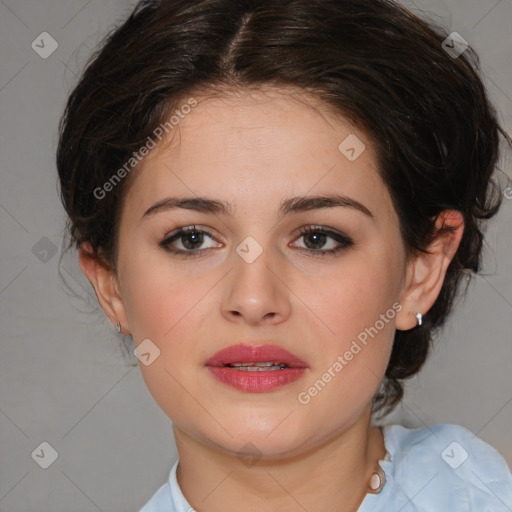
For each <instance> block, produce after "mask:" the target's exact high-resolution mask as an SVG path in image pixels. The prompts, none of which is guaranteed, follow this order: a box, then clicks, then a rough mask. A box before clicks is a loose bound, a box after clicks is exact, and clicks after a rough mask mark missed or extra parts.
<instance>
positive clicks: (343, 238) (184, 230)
mask: <svg viewBox="0 0 512 512" xmlns="http://www.w3.org/2000/svg"><path fill="white" fill-rule="evenodd" d="M189 233H202V234H206V235H207V236H209V237H210V238H211V239H212V240H215V238H214V237H213V236H212V235H211V233H210V232H208V231H206V230H204V229H197V228H196V226H187V227H181V228H178V229H177V230H176V231H174V232H173V233H171V234H170V235H169V236H167V237H166V238H165V239H164V240H162V241H161V242H160V244H159V245H160V246H161V247H162V248H163V249H164V250H166V251H168V252H170V253H173V254H178V255H181V256H184V257H186V258H197V257H199V256H200V255H201V254H202V253H203V252H204V251H206V250H208V249H198V250H188V251H183V250H181V249H173V248H171V247H170V244H171V243H172V242H174V241H175V240H177V239H179V238H181V237H183V236H184V235H187V234H189ZM313 233H314V234H321V235H327V236H328V237H329V238H332V239H333V240H335V241H336V242H338V243H339V244H340V245H339V246H338V247H336V248H335V249H327V250H316V249H307V248H306V249H301V250H303V251H307V252H309V253H311V254H312V255H313V256H315V257H318V256H319V257H323V256H327V255H332V256H334V255H336V254H337V253H338V252H340V251H343V250H345V249H348V248H349V247H352V246H353V245H354V242H353V241H352V239H351V238H350V237H348V236H347V235H344V234H341V233H336V232H334V231H331V230H330V229H328V228H326V227H323V226H305V227H303V228H302V229H301V230H300V233H299V236H298V238H301V237H302V236H305V235H309V234H313Z"/></svg>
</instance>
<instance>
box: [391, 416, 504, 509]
mask: <svg viewBox="0 0 512 512" xmlns="http://www.w3.org/2000/svg"><path fill="white" fill-rule="evenodd" d="M384 432H385V440H386V447H387V449H388V452H389V453H390V455H391V460H392V465H391V468H390V470H391V471H392V473H393V479H394V480H395V482H396V483H397V485H398V486H399V487H400V488H401V490H402V491H403V492H404V493H405V495H406V496H407V497H408V498H410V499H411V500H412V499H413V497H414V499H413V502H414V503H415V504H417V505H418V506H417V510H430V509H432V510H434V508H432V507H433V506H438V507H441V508H440V509H443V510H448V509H449V510H454V511H461V512H463V511H468V512H470V511H473V510H475V511H476V510H478V511H482V512H487V511H488V510H492V511H493V512H498V511H500V512H501V511H502V510H503V511H509V512H510V511H511V510H512V474H511V472H510V469H509V467H508V465H507V463H506V461H505V459H504V458H503V457H502V456H501V455H500V454H499V453H498V451H497V450H495V449H494V448H493V447H492V446H491V445H489V444H487V443H486V442H485V441H483V440H482V439H480V438H478V437H477V436H476V435H474V434H473V433H472V432H471V431H469V430H468V429H466V428H464V427H462V426H460V425H452V424H446V423H443V424H438V425H434V426H431V427H425V428H416V429H409V428H405V427H402V426H400V425H391V426H388V427H385V429H384ZM427 505H428V506H427ZM488 506H491V507H492V508H490V509H489V508H487V507H488Z"/></svg>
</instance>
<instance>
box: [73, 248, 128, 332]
mask: <svg viewBox="0 0 512 512" xmlns="http://www.w3.org/2000/svg"><path fill="white" fill-rule="evenodd" d="M78 260H79V264H80V268H81V269H82V272H83V273H84V275H85V276H86V277H87V279H88V280H89V281H90V283H91V284H92V286H93V287H94V290H95V292H96V297H97V298H98V301H99V303H100V304H101V307H102V308H103V311H105V314H106V315H107V316H108V318H109V319H110V321H111V322H112V325H114V326H115V325H116V324H117V323H118V322H119V323H120V325H121V330H120V331H118V332H123V327H124V326H128V321H127V317H126V311H125V307H124V304H123V301H122V298H121V296H120V294H119V287H118V286H117V278H116V275H115V272H114V270H113V269H112V268H110V267H108V266H107V265H106V264H105V262H104V261H103V260H102V259H101V257H100V256H99V255H98V254H97V253H96V252H95V251H94V249H93V248H92V246H91V244H90V243H89V242H84V243H82V244H81V246H80V249H79V252H78Z"/></svg>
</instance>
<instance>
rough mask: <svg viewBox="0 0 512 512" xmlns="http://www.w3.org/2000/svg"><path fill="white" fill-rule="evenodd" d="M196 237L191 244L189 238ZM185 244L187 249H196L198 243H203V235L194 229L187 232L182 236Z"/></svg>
mask: <svg viewBox="0 0 512 512" xmlns="http://www.w3.org/2000/svg"><path fill="white" fill-rule="evenodd" d="M191 239H194V240H193V241H192V243H191V244H189V243H188V242H189V240H191ZM181 241H182V242H183V245H184V246H185V247H186V248H187V249H195V246H196V245H201V244H202V243H203V235H202V233H199V232H198V231H193V232H191V233H187V234H186V235H184V236H183V237H182V240H181Z"/></svg>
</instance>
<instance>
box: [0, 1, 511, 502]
mask: <svg viewBox="0 0 512 512" xmlns="http://www.w3.org/2000/svg"><path fill="white" fill-rule="evenodd" d="M404 3H405V4H406V5H407V6H408V7H411V8H412V9H413V10H418V9H419V8H421V9H424V10H426V11H429V12H430V13H432V15H431V18H432V19H434V20H435V21H438V22H441V23H442V24H443V25H444V26H445V27H446V28H447V29H448V31H449V32H452V31H456V32H459V33H460V34H461V35H462V36H463V37H464V38H465V39H466V40H467V41H468V42H469V43H470V45H471V46H472V47H473V48H475V49H476V50H477V52H478V53H479V55H480V57H481V61H482V67H483V72H484V75H485V80H486V83H487V86H488V88H489V91H490V94H491V97H492V99H493V101H494V102H495V103H496V104H497V105H498V107H499V109H500V110H501V117H502V121H503V124H504V126H505V128H506V129H507V131H508V132H509V133H511V132H512V130H511V128H512V100H511V98H512V74H511V73H512V72H511V69H512V40H511V39H512V1H511V0H501V1H497V0H446V1H442V0H433V1H429V0H425V1H419V0H417V1H415V2H411V1H408V2H404ZM133 5H134V3H133V2H128V1H126V0H106V1H104V0H101V1H100V0H89V1H87V0H67V1H65V2H64V1H63V0H61V1H59V0H44V1H42V0H0V44H1V66H0V119H1V127H0V144H1V153H0V165H1V189H0V229H1V239H0V240H1V267H0V313H1V322H0V336H1V338H0V339H1V359H0V389H1V396H0V511H1V512H31V511H36V510H37V511H38V512H46V511H51V512H61V511H62V512H73V511H77V512H93V511H98V510H100V511H109V512H116V511H136V510H138V509H139V508H140V507H141V506H142V505H143V504H144V503H145V502H146V501H147V500H148V499H149V497H150V496H151V495H152V494H153V492H154V491H156V489H157V488H158V487H159V486H160V485H161V484H162V483H163V482H164V481H165V480H166V479H167V477H168V473H169V470H170V468H171V466H172V463H173V462H174V460H175V458H176V451H175V445H174V441H173V439H172V430H171V423H170V421H169V420H168V418H167V417H166V416H165V415H164V413H163V412H162V411H161V410H160V409H159V408H158V406H157V405H156V404H155V403H154V402H153V399H152V398H151V396H150V395H149V392H148V391H147V390H146V387H145V385H144V382H143V380H142V378H141V375H140V372H139V369H138V368H137V367H136V366H132V367H130V366H124V365H123V359H122V352H121V350H120V348H119V346H120V338H118V336H117V334H116V333H115V331H114V329H113V327H112V326H111V324H110V323H109V322H108V320H107V319H106V317H105V316H104V315H103V313H102V312H101V311H99V312H98V311H96V313H94V312H93V313H91V311H92V310H94V307H95V298H94V295H93V294H92V298H91V293H92V292H91V290H92V289H91V287H90V285H89V283H88V282H87V281H86V280H85V278H84V277H83V276H82V275H81V273H80V271H79V268H78V266H77V262H76V254H75V253H71V254H68V255H67V256H66V257H65V258H64V259H63V260H62V262H61V265H60V266H61V268H62V273H63V275H64V277H65V278H66V280H67V281H68V282H69V283H70V285H71V286H72V288H73V289H74V290H75V291H76V292H77V293H80V294H81V295H82V296H84V297H89V298H90V300H89V301H88V302H87V301H84V300H83V299H78V298H73V295H72V294H70V292H69V291H66V288H65V287H64V285H63V283H62V280H61V279H60V277H59V274H58V267H59V256H60V254H61V251H62V245H63V243H62V235H63V228H64V221H65V217H64V211H63V209H62V206H61V204H60V201H59V199H58V196H57V179H56V178H57V175H56V169H55V162H54V158H55V157H54V154H55V145H56V141H57V123H58V119H59V117H60V115H61V113H62V110H63V107H64V103H65V100H66V96H67V94H68V92H69V91H70V88H71V87H72V86H73V85H74V84H75V82H76V74H77V73H78V72H79V70H80V69H81V68H82V66H83V64H84V62H85V59H86V58H87V57H88V55H89V53H90V51H91V50H92V49H93V48H94V46H95V45H96V43H97V42H98V41H99V39H100V38H101V37H102V36H103V35H104V34H105V33H106V31H107V30H108V29H110V28H112V26H113V25H114V24H116V23H118V22H119V21H120V20H121V19H123V18H124V16H125V15H126V14H128V12H129V11H130V10H131V7H132V6H133ZM44 31H47V32H49V33H50V34H51V36H52V37H53V38H55V40H56V41H57V43H58V48H57V50H56V51H55V52H54V53H53V54H52V55H50V56H49V57H48V58H46V59H43V58H41V57H40V56H39V55H38V53H36V51H34V50H33V49H32V47H31V43H32V41H34V40H36V38H37V36H38V35H39V34H40V33H42V32H44ZM45 48H46V49H48V48H49V45H45ZM510 163H511V162H510V160H509V161H508V162H503V165H502V169H503V171H504V173H505V174H504V176H506V175H507V174H508V176H509V177H510V176H511V170H510V169H511V167H510ZM504 183H505V184H506V183H507V178H506V177H504ZM508 184H509V185H512V181H508ZM511 221H512V199H506V200H505V202H504V204H503V208H502V210H501V212H500V214H499V216H498V217H497V218H496V219H495V220H494V221H493V222H492V223H491V224H490V225H489V227H488V230H487V234H486V237H487V248H486V256H485V269H484V273H483V275H482V276H479V277H477V278H476V279H475V280H474V281H473V282H472V283H471V285H470V288H469V290H468V298H467V300H466V301H465V302H462V301H460V304H459V306H458V308H457V309H456V311H455V312H454V314H453V317H452V320H451V322H450V324H449V325H448V327H447V328H446V329H445V330H444V332H443V333H442V335H441V336H440V337H439V340H438V341H437V345H436V349H435V351H434V352H433V354H432V357H431V359H430V360H429V362H428V364H427V365H426V367H425V368H424V370H423V371H422V372H421V373H420V375H419V376H417V377H415V378H413V379H412V380H411V381H410V382H409V383H408V386H407V392H406V397H405V399H404V401H403V404H402V405H401V406H400V407H399V408H398V409H397V411H396V412H395V413H393V415H392V416H390V417H389V418H388V420H387V422H399V423H402V424H404V425H406V426H424V425H432V424H435V423H457V424H460V425H464V426H465V427H467V428H469V429H470V430H472V431H473V432H474V433H475V434H477V435H478V436H479V437H481V438H482V439H484V440H485V441H487V442H488V443H490V444H492V445H493V446H495V447H496V448H497V449H498V450H499V451H500V452H501V453H502V454H503V456H504V457H505V458H506V460H507V461H508V463H509V464H512V428H511V425H512V371H511V369H510V362H511V360H512V343H511V342H510V341H511V335H510V333H511V330H512V261H511V260H512V259H511V258H510V254H511V253H512V229H511V228H510V223H511ZM45 251H46V252H45ZM43 441H46V442H48V443H49V444H50V445H51V446H52V447H53V448H54V449H55V450H56V451H57V453H58V458H57V459H56V461H55V462H54V463H53V464H52V465H51V466H50V467H49V468H48V469H42V468H41V467H40V466H39V465H38V464H36V462H35V460H34V459H33V458H32V456H31V454H32V453H33V452H34V450H35V449H36V448H37V447H38V446H39V445H40V443H41V442H43ZM39 451H40V449H39ZM46 453H47V454H48V453H49V452H48V451H47V452H46Z"/></svg>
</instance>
